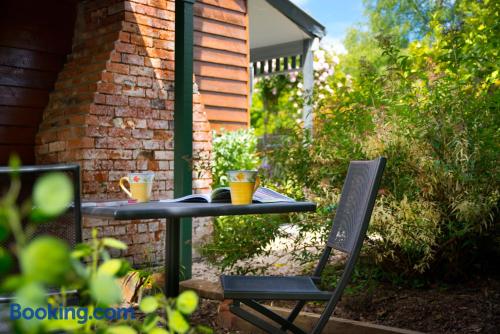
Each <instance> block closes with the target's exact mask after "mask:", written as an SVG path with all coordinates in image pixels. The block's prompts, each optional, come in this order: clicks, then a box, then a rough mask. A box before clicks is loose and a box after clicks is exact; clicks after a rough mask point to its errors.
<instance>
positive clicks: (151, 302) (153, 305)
mask: <svg viewBox="0 0 500 334" xmlns="http://www.w3.org/2000/svg"><path fill="white" fill-rule="evenodd" d="M139 308H140V309H141V311H142V312H144V313H151V312H154V311H156V309H157V308H158V301H157V300H156V298H155V297H152V296H148V297H145V298H143V299H142V300H141V303H140V305H139Z"/></svg>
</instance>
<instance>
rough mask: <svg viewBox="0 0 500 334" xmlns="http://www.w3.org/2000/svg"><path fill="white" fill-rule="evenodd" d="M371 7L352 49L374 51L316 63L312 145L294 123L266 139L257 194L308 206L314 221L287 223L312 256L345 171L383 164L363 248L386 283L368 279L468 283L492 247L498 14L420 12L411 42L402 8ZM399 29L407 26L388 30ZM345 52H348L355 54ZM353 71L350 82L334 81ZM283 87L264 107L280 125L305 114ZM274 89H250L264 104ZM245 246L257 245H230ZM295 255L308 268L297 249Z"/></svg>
mask: <svg viewBox="0 0 500 334" xmlns="http://www.w3.org/2000/svg"><path fill="white" fill-rule="evenodd" d="M373 3H376V6H375V5H374V6H370V7H369V10H368V14H369V15H374V16H373V18H374V19H377V20H382V22H378V23H373V22H372V25H371V26H369V27H368V28H369V29H368V30H367V31H366V35H363V38H362V39H359V41H364V40H369V41H370V44H371V45H376V50H373V52H370V54H362V55H359V54H347V55H345V56H343V57H342V58H344V59H345V58H346V57H352V59H354V60H352V61H351V62H349V64H348V66H344V65H343V64H342V62H341V63H340V64H338V65H337V64H336V61H334V57H335V56H334V55H328V54H324V53H320V54H317V56H316V62H318V63H319V64H320V65H318V66H316V69H317V75H315V77H316V78H317V81H316V84H317V85H316V87H317V88H316V90H315V92H314V102H315V124H314V134H313V136H310V135H309V134H308V133H305V132H304V130H303V129H302V128H301V127H300V124H297V123H293V122H292V123H286V122H282V123H281V124H286V126H283V127H281V128H276V127H275V128H273V129H272V132H273V134H279V135H280V142H279V145H274V146H271V147H269V148H267V150H266V151H265V152H263V154H265V156H266V168H265V169H264V170H265V171H267V173H266V182H267V184H270V185H272V186H273V187H274V188H276V189H278V190H280V191H282V192H285V193H287V194H289V195H291V196H292V197H295V198H299V199H300V198H304V197H305V198H308V199H311V200H314V201H315V202H317V203H318V205H319V208H320V209H319V212H318V213H317V214H316V215H314V216H313V217H309V219H302V218H300V217H296V216H293V215H292V216H290V217H289V218H285V220H286V219H288V222H289V223H293V224H296V226H297V227H298V230H299V234H298V236H297V239H298V241H301V242H302V241H304V240H307V237H306V236H308V235H311V234H313V235H318V236H319V238H318V239H316V240H315V243H316V244H317V245H318V246H319V247H321V246H322V245H323V242H324V237H326V233H324V232H325V231H327V230H328V227H329V225H330V223H331V221H330V217H331V216H332V215H333V214H334V212H335V203H336V202H337V200H338V196H339V194H340V189H341V187H342V183H343V180H344V179H345V172H346V171H347V166H348V163H349V161H350V160H356V159H372V158H375V157H377V156H380V155H384V156H386V157H387V158H388V164H387V167H386V170H385V173H384V177H383V180H382V186H381V189H380V193H379V196H378V199H377V203H376V207H375V210H374V213H373V217H372V222H371V226H370V230H369V237H368V239H367V241H366V243H365V247H364V254H365V255H366V256H367V259H369V261H371V263H372V264H376V265H377V266H378V268H379V269H380V270H381V271H382V272H383V273H384V274H383V275H379V276H377V277H379V278H382V277H383V278H388V279H391V280H395V281H397V282H401V281H405V280H406V281H408V282H425V281H427V280H429V279H433V278H436V277H437V278H448V279H453V278H457V277H464V276H467V274H468V273H470V272H471V271H472V270H473V268H475V267H476V264H477V263H478V261H479V260H480V258H481V257H482V256H483V254H484V253H483V252H484V245H486V244H488V245H490V244H494V245H495V244H496V246H493V247H496V248H497V249H498V248H499V246H498V240H500V239H499V238H498V231H499V229H498V221H499V219H498V217H499V201H500V191H499V189H500V183H499V182H500V181H499V180H500V178H499V175H500V170H499V168H500V167H499V166H500V161H499V155H498V152H499V143H500V133H499V129H500V89H499V87H500V77H499V72H500V68H499V65H498V61H497V59H498V45H499V43H500V40H499V37H498V36H500V25H499V24H498V22H499V21H498V17H499V15H500V7H499V3H498V1H481V2H472V1H462V2H456V1H454V2H446V3H443V4H441V5H442V6H441V5H440V4H436V5H435V6H434V5H432V4H431V3H430V2H427V1H424V2H423V3H422V6H425V10H423V11H422V15H424V17H423V18H422V17H420V18H419V22H417V23H418V24H417V25H416V26H415V29H417V30H418V31H417V30H415V31H413V30H412V27H411V24H412V21H411V20H412V17H413V16H414V8H411V7H409V6H408V3H406V2H404V3H403V5H402V6H393V4H394V2H391V1H374V2H373ZM370 8H371V9H370ZM370 11H372V12H370ZM449 13H453V17H451V16H450V15H448V14H449ZM384 15H386V16H384ZM422 19H424V21H425V22H427V24H424V25H422V22H424V21H422ZM401 22H403V23H401ZM399 24H404V25H406V26H404V27H402V26H393V27H391V28H393V29H386V28H387V27H390V26H391V25H399ZM380 27H386V28H384V29H382V28H380ZM379 28H380V29H379ZM415 32H416V33H418V34H417V35H414V34H415ZM398 34H400V35H398ZM412 36H414V37H413V38H415V37H416V36H418V38H419V39H418V40H415V39H413V40H412ZM351 43H352V44H353V45H352V46H353V49H352V51H355V50H356V48H354V46H356V45H355V44H356V43H357V42H356V41H355V40H353V41H351ZM359 47H364V45H361V46H359V45H358V48H357V50H360V48H359ZM325 62H326V63H328V64H329V70H332V71H329V72H328V75H325V74H324V73H325V71H326V70H325V68H326V66H323V65H321V63H325ZM353 67H356V71H354V72H352V73H350V74H351V75H349V73H346V72H345V71H344V70H345V69H352V68H353ZM320 78H323V79H322V80H320ZM285 79H286V77H283V78H281V79H279V80H281V81H283V80H285ZM292 79H293V78H290V77H289V78H288V79H287V80H289V83H286V84H284V83H283V82H281V81H279V82H278V83H277V84H276V85H277V86H276V90H275V92H276V93H277V94H276V95H277V97H273V99H268V100H267V103H269V101H272V102H273V103H275V105H274V106H273V108H271V110H270V112H271V114H272V115H280V113H279V112H275V111H276V110H280V111H283V110H284V109H283V108H282V104H284V103H285V102H286V103H288V105H294V104H295V103H296V104H297V105H298V106H300V105H301V104H302V103H303V101H302V99H301V94H298V93H299V92H300V87H299V86H298V84H293V85H292V83H293V82H292V81H293V80H292ZM272 83H273V81H269V80H268V81H262V83H259V84H261V85H264V87H263V90H262V91H264V88H265V90H266V92H267V91H271V92H272V91H273V87H272V85H270V86H268V84H272ZM327 87H328V88H327ZM330 90H331V91H330ZM273 96H274V95H273ZM285 96H286V97H288V99H286V101H285V99H283V97H285ZM290 110H291V112H289V113H288V114H283V116H282V117H289V118H295V117H296V109H294V108H290ZM261 118H262V117H261ZM256 124H257V125H258V124H260V123H256ZM257 231H258V230H256V232H257ZM321 236H323V239H321ZM245 237H246V238H256V237H255V236H254V235H251V236H245V235H241V236H239V238H240V239H244V238H245ZM267 240H272V236H267ZM241 242H242V243H243V244H245V243H246V242H247V241H245V240H242V241H241ZM295 255H296V257H297V258H299V259H301V260H304V261H307V260H312V259H313V258H314V253H312V252H310V251H309V250H307V249H306V250H304V249H300V250H298V251H297V252H295ZM411 284H413V283H411Z"/></svg>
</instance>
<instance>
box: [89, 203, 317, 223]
mask: <svg viewBox="0 0 500 334" xmlns="http://www.w3.org/2000/svg"><path fill="white" fill-rule="evenodd" d="M315 210H316V204H314V203H311V202H276V203H255V204H249V205H232V204H230V203H172V202H158V201H152V202H148V203H139V204H129V205H122V206H95V207H83V208H82V213H83V214H84V215H88V216H94V217H100V218H111V219H116V220H131V219H157V218H180V217H211V216H214V217H215V216H234V215H249V214H264V213H288V212H306V211H315Z"/></svg>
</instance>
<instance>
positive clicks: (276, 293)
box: [221, 157, 386, 334]
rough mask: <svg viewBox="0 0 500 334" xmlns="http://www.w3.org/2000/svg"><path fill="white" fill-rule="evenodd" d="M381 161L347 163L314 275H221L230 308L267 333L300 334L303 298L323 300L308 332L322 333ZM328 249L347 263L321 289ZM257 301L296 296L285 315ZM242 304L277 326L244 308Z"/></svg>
mask: <svg viewBox="0 0 500 334" xmlns="http://www.w3.org/2000/svg"><path fill="white" fill-rule="evenodd" d="M385 163H386V159H385V158H383V157H380V158H378V159H375V160H371V161H352V162H351V163H350V165H349V170H348V172H347V178H346V180H345V183H344V187H343V189H342V194H341V198H340V201H339V204H338V207H337V212H336V215H335V218H334V219H333V225H332V229H331V232H330V235H329V237H328V241H327V244H326V248H325V250H324V251H323V254H322V256H321V258H320V260H319V263H318V265H317V267H316V269H315V271H314V274H313V276H310V277H309V276H298V277H281V276H225V275H223V276H221V282H222V288H223V290H224V298H225V299H233V303H232V305H231V307H230V310H231V312H232V313H234V314H236V315H238V316H239V317H241V318H243V319H245V320H246V321H248V322H250V323H252V324H254V325H255V326H257V327H259V328H261V329H262V330H264V331H266V332H268V333H286V332H287V331H288V330H289V331H291V332H292V333H301V334H302V333H305V332H304V331H303V330H302V329H300V328H299V327H297V326H296V325H294V324H293V321H294V320H295V319H296V317H297V316H298V315H299V312H300V310H301V309H302V308H303V307H304V305H305V304H306V302H308V301H326V302H327V303H326V307H325V309H324V311H323V313H322V314H321V316H320V319H319V321H318V323H317V324H316V325H315V327H314V329H313V330H312V333H314V334H317V333H321V332H322V330H323V329H324V327H325V325H326V324H327V322H328V319H329V318H330V316H331V315H332V313H333V311H334V309H335V306H336V305H337V303H338V302H339V300H340V297H341V296H342V293H343V291H344V288H345V287H346V285H347V283H348V282H349V280H350V278H351V275H352V272H353V270H354V265H355V264H356V260H357V258H358V256H359V253H360V250H361V246H362V245H363V240H364V238H365V235H366V230H367V228H368V224H369V222H370V217H371V214H372V211H373V206H374V204H375V198H376V196H377V192H378V188H379V185H380V180H381V178H382V173H383V170H384V167H385ZM332 249H336V250H338V251H341V252H344V253H346V254H347V262H346V265H345V268H344V271H343V274H342V277H341V278H340V280H339V282H338V283H337V286H336V288H335V290H334V291H322V290H320V289H319V288H318V287H317V284H318V283H319V281H320V276H321V272H322V271H323V269H324V267H325V265H326V264H327V262H328V259H329V257H330V253H331V252H332ZM257 300H297V301H298V303H297V305H296V306H295V308H294V309H293V310H292V312H291V313H290V314H289V316H288V318H286V319H285V318H283V317H281V316H280V315H278V314H276V313H274V312H272V311H271V310H269V309H268V308H266V307H265V306H263V305H262V304H260V303H258V302H257ZM241 303H243V304H245V305H247V306H248V307H250V308H252V309H254V310H255V311H257V312H258V313H261V314H262V315H264V316H265V317H267V318H268V319H270V320H272V321H274V322H275V323H276V324H277V325H278V326H276V325H275V324H271V323H269V322H268V321H266V320H264V319H263V318H261V317H258V316H256V315H254V314H252V313H250V312H248V311H247V310H245V309H243V308H242V307H241Z"/></svg>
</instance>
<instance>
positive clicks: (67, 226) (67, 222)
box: [0, 164, 82, 304]
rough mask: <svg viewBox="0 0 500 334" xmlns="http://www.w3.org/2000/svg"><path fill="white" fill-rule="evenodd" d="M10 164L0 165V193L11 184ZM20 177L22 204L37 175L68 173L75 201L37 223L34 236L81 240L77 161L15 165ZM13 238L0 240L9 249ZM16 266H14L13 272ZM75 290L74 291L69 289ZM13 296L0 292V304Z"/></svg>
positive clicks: (19, 201)
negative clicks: (60, 212) (8, 165)
mask: <svg viewBox="0 0 500 334" xmlns="http://www.w3.org/2000/svg"><path fill="white" fill-rule="evenodd" d="M11 172H12V169H11V168H10V167H0V197H2V195H3V194H5V192H6V191H7V190H8V188H9V186H10V173H11ZM18 172H19V175H20V179H21V190H20V194H19V198H18V203H19V204H21V203H22V202H23V201H24V200H26V199H27V198H30V197H31V195H32V191H33V185H34V183H35V181H36V179H37V178H38V177H40V176H41V175H43V174H45V173H50V172H63V173H67V174H69V176H70V178H71V179H72V181H73V186H74V190H73V191H74V202H73V205H72V206H71V207H70V208H68V210H67V211H66V212H65V213H64V214H63V215H61V216H60V217H58V218H57V219H55V220H54V221H52V222H50V223H44V224H38V225H37V229H36V230H35V231H34V233H33V236H36V235H41V234H48V235H52V236H55V237H58V238H60V239H62V240H64V241H66V242H67V243H68V244H69V245H70V246H71V247H73V246H75V245H76V244H78V243H80V242H82V212H81V194H80V166H79V165H76V164H57V165H39V166H22V167H20V168H19V169H18ZM12 242H13V240H12V239H7V240H6V241H3V242H2V243H0V245H2V246H4V247H5V248H6V249H11V248H12V247H11V246H12ZM17 270H19V269H18V268H14V270H13V272H15V271H17ZM57 293H58V292H57V291H50V293H49V294H57ZM71 293H74V292H71ZM11 300H12V296H7V295H4V296H2V295H0V304H2V303H8V302H10V301H11Z"/></svg>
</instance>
